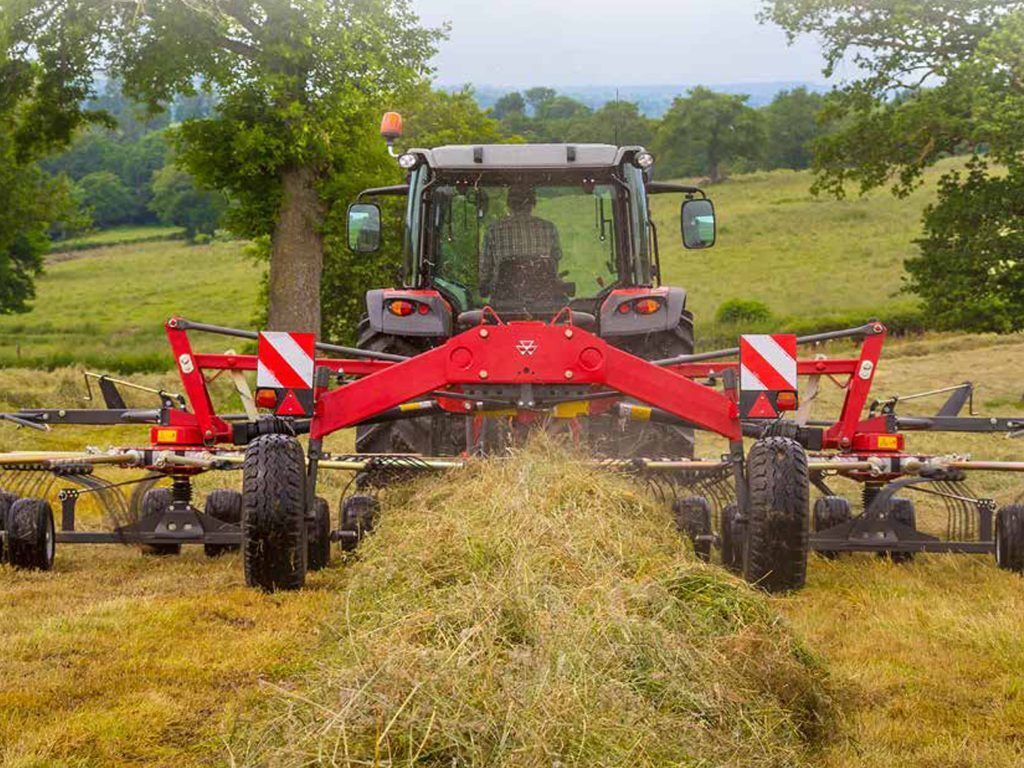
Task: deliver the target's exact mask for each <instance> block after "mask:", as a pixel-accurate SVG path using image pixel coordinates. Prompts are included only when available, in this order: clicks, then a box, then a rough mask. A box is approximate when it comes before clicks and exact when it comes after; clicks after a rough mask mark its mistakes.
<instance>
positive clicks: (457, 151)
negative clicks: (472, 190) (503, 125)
mask: <svg viewBox="0 0 1024 768" xmlns="http://www.w3.org/2000/svg"><path fill="white" fill-rule="evenodd" d="M641 149H642V147H636V146H629V147H617V146H615V145H613V144H451V145H447V146H443V147H434V148H433V149H410V150H407V151H408V153H410V154H417V155H420V156H422V157H423V158H424V160H425V161H426V163H427V165H428V166H430V167H431V168H436V169H441V170H463V171H465V170H473V169H494V170H498V169H503V168H544V169H554V168H562V169H572V168H612V167H614V166H617V165H619V164H620V163H621V162H622V160H623V158H624V157H625V156H626V155H629V154H633V153H635V152H637V151H639V150H641Z"/></svg>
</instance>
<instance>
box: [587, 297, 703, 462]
mask: <svg viewBox="0 0 1024 768" xmlns="http://www.w3.org/2000/svg"><path fill="white" fill-rule="evenodd" d="M607 341H608V343H610V344H613V345H614V346H616V347H618V348H619V349H621V350H623V351H624V352H629V353H630V354H631V355H636V356H637V357H640V358H643V359H644V360H664V359H665V358H668V357H677V356H679V355H692V354H693V315H692V314H691V313H690V312H687V311H686V310H683V314H682V317H680V318H679V324H678V325H677V326H676V327H675V328H673V329H672V330H670V331H662V332H659V333H648V334H645V335H643V336H623V337H613V338H610V339H608V340H607ZM602 421H603V422H604V423H603V424H596V423H595V424H593V425H592V426H591V434H592V435H593V436H594V439H593V441H592V442H593V443H594V447H595V449H596V450H597V451H598V452H599V453H602V454H607V455H610V456H618V457H621V458H630V459H632V458H648V459H663V458H672V459H692V458H693V429H692V428H691V427H679V426H675V425H674V424H657V423H654V422H638V421H627V422H626V423H625V425H623V426H620V425H619V423H618V420H617V419H613V418H610V417H608V418H604V419H602Z"/></svg>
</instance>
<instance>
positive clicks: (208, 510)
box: [203, 488, 242, 557]
mask: <svg viewBox="0 0 1024 768" xmlns="http://www.w3.org/2000/svg"><path fill="white" fill-rule="evenodd" d="M203 514H205V515H207V516H209V517H213V518H216V519H217V520H220V521H221V522H222V523H229V524H231V525H239V526H240V525H241V524H242V494H240V493H239V492H238V491H235V490H232V489H230V488H218V489H217V490H215V491H210V492H209V493H208V494H207V495H206V503H205V505H204V506H203ZM239 549H241V545H240V544H204V545H203V552H205V553H206V556H207V557H220V556H221V555H223V554H224V553H225V552H237V551H238V550H239Z"/></svg>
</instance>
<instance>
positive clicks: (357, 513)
mask: <svg viewBox="0 0 1024 768" xmlns="http://www.w3.org/2000/svg"><path fill="white" fill-rule="evenodd" d="M379 510H380V503H379V502H378V501H377V500H376V499H375V498H373V496H361V495H356V496H349V497H348V498H347V499H345V500H343V501H342V503H341V530H342V531H343V532H344V531H348V532H352V533H355V536H345V537H344V538H342V540H341V548H342V549H343V550H345V551H346V552H351V551H352V550H353V549H355V548H356V547H357V546H359V542H360V541H362V540H363V538H364V537H365V536H366V535H367V534H368V533H371V532H372V531H373V527H374V525H375V524H376V522H377V513H378V512H379Z"/></svg>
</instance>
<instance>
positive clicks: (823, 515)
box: [812, 496, 853, 560]
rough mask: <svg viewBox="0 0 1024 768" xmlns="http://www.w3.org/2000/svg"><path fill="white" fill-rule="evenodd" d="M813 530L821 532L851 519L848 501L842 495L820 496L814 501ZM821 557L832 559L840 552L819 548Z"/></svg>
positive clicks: (851, 513) (851, 514)
mask: <svg viewBox="0 0 1024 768" xmlns="http://www.w3.org/2000/svg"><path fill="white" fill-rule="evenodd" d="M812 517H813V518H814V532H815V533H821V532H822V531H827V530H828V529H829V528H834V527H835V526H837V525H842V524H843V523H848V522H850V520H852V519H853V512H852V511H851V509H850V502H849V500H848V499H845V498H843V497H842V496H822V497H821V498H819V499H817V500H816V501H815V502H814V513H813V515H812ZM818 554H819V555H821V556H822V557H825V558H828V559H829V560H834V559H835V558H837V557H839V555H840V554H841V553H840V552H839V551H838V550H830V549H819V550H818Z"/></svg>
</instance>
